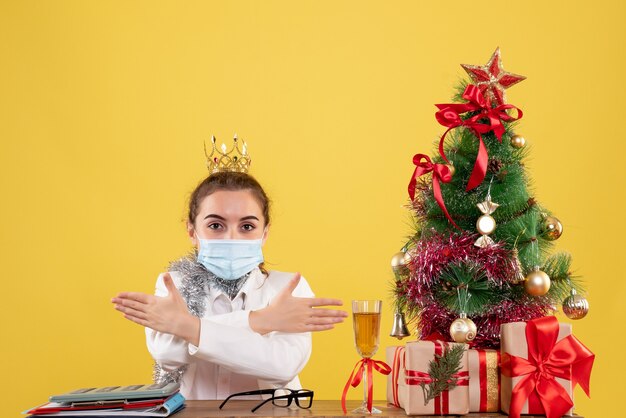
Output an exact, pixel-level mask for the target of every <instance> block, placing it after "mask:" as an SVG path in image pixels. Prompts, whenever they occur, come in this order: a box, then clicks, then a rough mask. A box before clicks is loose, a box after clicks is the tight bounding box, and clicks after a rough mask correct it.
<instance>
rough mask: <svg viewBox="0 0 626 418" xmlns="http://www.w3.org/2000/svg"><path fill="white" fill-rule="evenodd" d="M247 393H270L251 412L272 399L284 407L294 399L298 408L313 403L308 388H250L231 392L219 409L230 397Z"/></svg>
mask: <svg viewBox="0 0 626 418" xmlns="http://www.w3.org/2000/svg"><path fill="white" fill-rule="evenodd" d="M249 395H271V396H270V397H269V398H268V399H265V400H263V402H261V403H260V404H258V405H257V406H255V407H254V408H252V412H255V411H256V410H257V409H259V408H260V407H262V406H263V405H265V404H266V403H268V402H269V401H272V404H273V405H274V406H279V407H281V408H286V407H288V406H290V405H291V402H293V401H295V402H296V405H297V406H298V408H302V409H308V408H310V407H311V405H312V404H313V391H312V390H308V389H296V390H294V389H287V388H280V389H260V390H251V391H248V392H239V393H233V394H232V395H230V396H228V398H226V399H224V402H222V403H221V405H220V409H222V407H223V406H224V405H226V402H228V401H229V400H230V399H231V398H234V397H235V396H249Z"/></svg>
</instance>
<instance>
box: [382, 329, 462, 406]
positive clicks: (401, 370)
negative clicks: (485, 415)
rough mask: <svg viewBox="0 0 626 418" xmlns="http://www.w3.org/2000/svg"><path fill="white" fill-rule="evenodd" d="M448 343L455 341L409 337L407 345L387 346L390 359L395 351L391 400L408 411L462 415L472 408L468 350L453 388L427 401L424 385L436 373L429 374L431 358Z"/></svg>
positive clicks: (391, 380) (390, 391) (388, 390)
mask: <svg viewBox="0 0 626 418" xmlns="http://www.w3.org/2000/svg"><path fill="white" fill-rule="evenodd" d="M446 345H448V346H450V347H451V346H453V345H455V344H454V343H446V342H443V341H410V342H408V343H407V344H406V347H404V348H403V347H390V348H388V349H387V355H388V357H387V358H388V359H389V356H390V355H391V354H393V359H391V369H392V372H391V378H390V379H389V380H388V383H391V385H390V386H391V388H389V387H388V388H387V397H388V400H390V403H392V404H395V405H397V406H400V407H401V408H403V409H404V410H405V412H406V413H407V414H408V415H449V414H450V415H462V414H467V413H468V412H469V390H468V389H469V386H468V384H469V371H468V365H467V351H465V352H464V353H463V356H462V357H461V363H460V370H459V371H458V372H457V373H455V374H454V375H453V376H452V378H453V379H454V381H455V382H456V385H455V386H454V387H453V388H452V389H450V390H444V391H443V392H441V393H440V394H439V395H437V396H436V397H435V398H434V399H431V400H428V401H425V399H426V394H425V391H424V389H423V385H425V386H428V385H429V384H431V383H433V377H432V376H430V375H429V374H428V371H429V365H430V362H431V361H433V360H434V359H435V355H439V356H441V355H443V354H444V350H445V347H446ZM394 370H395V371H396V372H395V373H394ZM394 379H395V380H394ZM394 381H395V382H397V386H396V384H395V383H394ZM390 389H391V390H390Z"/></svg>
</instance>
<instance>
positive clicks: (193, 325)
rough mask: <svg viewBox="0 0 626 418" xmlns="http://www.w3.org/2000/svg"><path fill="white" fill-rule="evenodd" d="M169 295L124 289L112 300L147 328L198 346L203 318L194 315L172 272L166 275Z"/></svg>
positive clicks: (134, 320) (129, 317)
mask: <svg viewBox="0 0 626 418" xmlns="http://www.w3.org/2000/svg"><path fill="white" fill-rule="evenodd" d="M163 283H164V284H165V287H166V288H167V291H168V294H167V296H165V297H160V296H154V295H147V294H145V293H137V292H122V293H120V294H118V295H117V297H114V298H113V299H111V302H112V303H114V304H115V309H117V310H118V311H120V312H122V313H123V314H124V318H126V319H129V320H131V321H133V322H135V323H137V324H139V325H143V326H144V327H148V328H152V329H153V330H155V331H159V332H164V333H167V334H172V335H175V336H177V337H180V338H182V339H184V340H186V341H187V342H189V343H191V344H193V345H196V346H197V345H198V344H199V341H200V319H199V318H196V317H195V316H193V315H191V314H190V313H189V311H188V310H187V304H186V303H185V301H184V299H183V298H182V296H181V295H180V293H179V292H178V289H176V286H175V285H174V282H173V281H172V278H171V276H170V275H169V273H165V274H164V275H163Z"/></svg>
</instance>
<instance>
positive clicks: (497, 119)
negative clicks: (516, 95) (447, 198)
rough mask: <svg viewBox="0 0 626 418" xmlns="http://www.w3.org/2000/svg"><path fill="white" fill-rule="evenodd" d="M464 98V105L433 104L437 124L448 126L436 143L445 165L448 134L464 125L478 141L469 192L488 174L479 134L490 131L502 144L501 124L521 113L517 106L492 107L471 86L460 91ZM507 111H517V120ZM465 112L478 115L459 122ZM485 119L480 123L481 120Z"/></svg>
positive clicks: (468, 185) (486, 157)
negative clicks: (445, 145)
mask: <svg viewBox="0 0 626 418" xmlns="http://www.w3.org/2000/svg"><path fill="white" fill-rule="evenodd" d="M463 99H465V100H467V103H447V104H438V105H435V106H437V108H439V111H438V112H437V113H435V117H436V118H437V121H438V122H439V123H440V124H442V125H443V126H447V127H448V130H447V131H446V132H445V133H444V134H443V136H442V137H441V140H440V141H439V154H441V157H442V158H443V159H444V160H445V161H446V162H448V163H450V162H449V161H448V158H447V157H446V155H445V153H444V151H443V141H444V138H445V137H446V135H447V134H448V132H450V131H451V130H452V129H454V128H456V127H459V126H465V127H466V128H468V129H470V130H471V131H472V132H474V134H475V135H476V137H477V138H478V155H477V156H476V162H475V163H474V169H473V170H472V174H471V176H470V179H469V181H468V183H467V188H466V190H467V191H470V190H472V189H474V188H476V187H478V186H479V185H480V183H482V182H483V179H484V178H485V174H486V173H487V162H488V161H489V155H488V153H487V147H486V146H485V143H484V142H483V138H482V136H481V134H484V133H487V132H490V131H493V133H494V134H495V135H496V137H497V138H498V141H500V143H502V135H503V134H504V132H505V129H504V125H503V124H502V122H503V121H504V122H512V121H515V120H518V119H521V118H522V116H523V113H522V111H521V110H520V109H518V108H517V107H515V106H513V105H510V104H501V105H500V106H497V107H494V108H492V107H491V101H490V100H489V99H488V98H486V97H485V96H483V93H482V92H481V91H480V89H479V88H478V87H477V86H475V85H473V84H470V85H468V86H467V87H466V88H465V91H464V92H463ZM508 109H515V110H517V117H513V116H510V115H509V114H508V113H507V112H506V111H507V110H508ZM465 112H479V113H477V114H476V115H474V116H472V117H470V118H468V119H465V120H464V119H462V118H461V114H462V113H465ZM485 119H486V120H487V121H488V123H486V122H481V120H485Z"/></svg>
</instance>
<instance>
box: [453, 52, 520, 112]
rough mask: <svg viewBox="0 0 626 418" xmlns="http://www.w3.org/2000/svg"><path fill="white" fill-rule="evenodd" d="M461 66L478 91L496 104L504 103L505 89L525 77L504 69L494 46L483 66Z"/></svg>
mask: <svg viewBox="0 0 626 418" xmlns="http://www.w3.org/2000/svg"><path fill="white" fill-rule="evenodd" d="M461 67H463V69H464V70H465V71H467V73H468V74H469V76H470V77H471V78H472V80H473V81H474V84H476V85H477V86H478V88H479V89H480V91H481V92H482V93H483V94H484V95H485V96H486V97H488V98H489V99H490V100H491V101H492V102H493V101H494V100H495V101H496V103H497V104H498V105H501V104H505V103H506V101H505V96H504V90H505V89H508V88H509V87H511V86H512V85H514V84H517V83H519V82H520V81H522V80H525V79H526V77H524V76H523V75H518V74H513V73H509V72H507V71H504V68H502V60H501V59H500V48H496V51H495V52H494V53H493V55H492V56H491V58H490V59H489V61H488V62H487V64H486V65H484V66H480V65H467V64H461Z"/></svg>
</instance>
